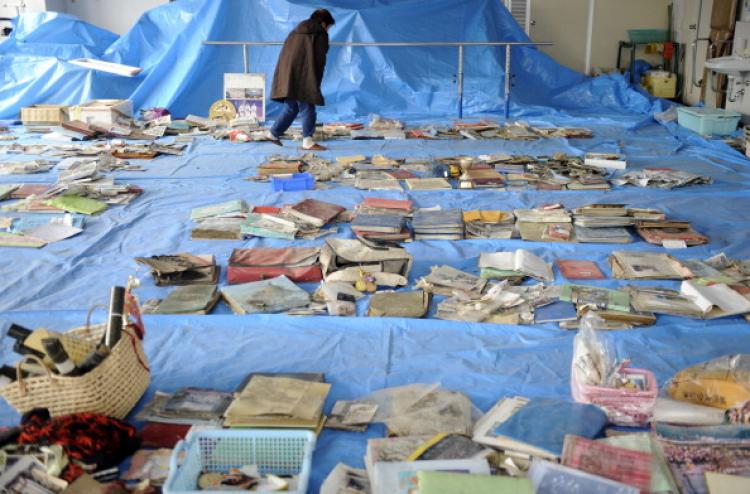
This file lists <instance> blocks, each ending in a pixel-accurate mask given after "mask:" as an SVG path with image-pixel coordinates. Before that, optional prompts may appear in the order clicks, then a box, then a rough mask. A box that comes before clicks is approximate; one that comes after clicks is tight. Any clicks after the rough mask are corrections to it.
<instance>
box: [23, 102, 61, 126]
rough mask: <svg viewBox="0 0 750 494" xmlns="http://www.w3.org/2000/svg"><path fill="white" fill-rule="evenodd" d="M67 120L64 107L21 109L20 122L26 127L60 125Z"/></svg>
mask: <svg viewBox="0 0 750 494" xmlns="http://www.w3.org/2000/svg"><path fill="white" fill-rule="evenodd" d="M67 120H68V107H67V106H65V105H32V106H28V107H26V108H21V121H22V122H23V124H24V125H26V126H34V125H60V124H61V123H63V122H65V121H67Z"/></svg>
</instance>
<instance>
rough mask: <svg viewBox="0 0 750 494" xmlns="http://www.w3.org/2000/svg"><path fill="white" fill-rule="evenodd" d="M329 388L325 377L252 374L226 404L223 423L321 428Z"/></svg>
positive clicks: (231, 424)
mask: <svg viewBox="0 0 750 494" xmlns="http://www.w3.org/2000/svg"><path fill="white" fill-rule="evenodd" d="M330 388H331V385H330V384H327V383H325V382H322V379H321V381H320V382H319V381H310V380H303V379H294V378H289V377H272V376H264V375H259V374H255V375H251V376H250V379H249V380H248V381H247V383H246V384H245V385H244V386H242V389H240V390H239V391H238V393H237V394H236V397H235V399H234V401H232V403H231V404H230V405H229V408H227V411H226V413H225V415H224V417H225V418H224V425H225V426H228V427H261V428H269V427H273V428H294V429H313V430H319V429H320V428H322V426H323V423H324V422H325V416H324V415H323V405H324V404H325V401H326V397H327V396H328V392H329V390H330Z"/></svg>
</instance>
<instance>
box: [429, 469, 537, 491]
mask: <svg viewBox="0 0 750 494" xmlns="http://www.w3.org/2000/svg"><path fill="white" fill-rule="evenodd" d="M417 478H418V480H419V494H533V493H534V488H533V486H532V484H531V480H529V479H525V478H514V477H494V476H490V475H470V474H464V473H448V472H417Z"/></svg>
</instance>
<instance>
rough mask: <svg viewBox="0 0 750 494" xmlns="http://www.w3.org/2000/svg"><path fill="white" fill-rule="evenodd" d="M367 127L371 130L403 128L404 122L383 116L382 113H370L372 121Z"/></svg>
mask: <svg viewBox="0 0 750 494" xmlns="http://www.w3.org/2000/svg"><path fill="white" fill-rule="evenodd" d="M367 128H368V129H370V130H403V128H404V123H403V122H401V121H399V120H395V119H389V118H383V117H381V116H380V115H376V114H372V115H370V123H369V124H367Z"/></svg>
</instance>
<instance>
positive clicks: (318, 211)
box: [290, 199, 346, 226]
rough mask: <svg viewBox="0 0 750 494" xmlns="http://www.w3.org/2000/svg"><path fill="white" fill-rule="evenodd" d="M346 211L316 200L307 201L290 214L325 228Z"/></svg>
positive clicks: (295, 207) (295, 206)
mask: <svg viewBox="0 0 750 494" xmlns="http://www.w3.org/2000/svg"><path fill="white" fill-rule="evenodd" d="M344 211H346V209H345V208H342V207H341V206H339V205H337V204H331V203H330V202H324V201H318V200H316V199H305V200H304V201H300V202H298V203H297V204H295V205H294V206H292V207H291V209H290V212H291V213H292V214H294V215H295V216H297V217H298V218H301V219H303V220H305V221H309V222H311V223H313V224H315V225H317V226H323V225H325V224H327V223H329V222H331V221H333V220H334V219H335V218H336V216H338V215H340V214H341V213H343V212H344Z"/></svg>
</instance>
